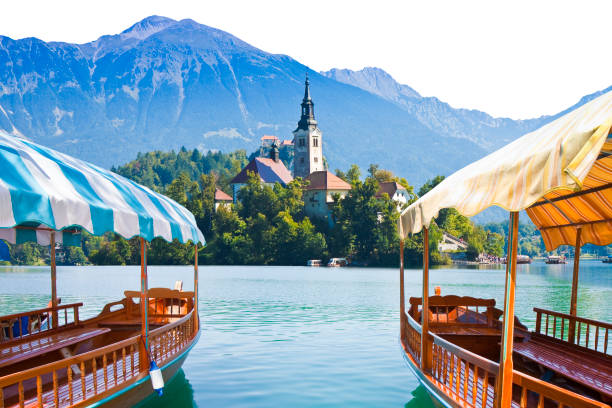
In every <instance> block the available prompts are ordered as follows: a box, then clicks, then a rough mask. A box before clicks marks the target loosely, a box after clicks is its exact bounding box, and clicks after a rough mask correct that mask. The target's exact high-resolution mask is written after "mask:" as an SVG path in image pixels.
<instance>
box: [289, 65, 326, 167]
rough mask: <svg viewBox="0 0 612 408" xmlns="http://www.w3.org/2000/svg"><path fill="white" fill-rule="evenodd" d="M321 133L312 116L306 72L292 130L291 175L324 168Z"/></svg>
mask: <svg viewBox="0 0 612 408" xmlns="http://www.w3.org/2000/svg"><path fill="white" fill-rule="evenodd" d="M322 136H323V133H322V132H321V130H320V129H319V127H318V126H317V121H316V120H315V116H314V103H313V102H312V98H311V97H310V81H309V80H308V74H306V81H305V82H304V99H302V116H301V117H300V121H299V122H298V126H297V129H295V130H294V131H293V152H294V153H293V176H294V177H302V178H306V177H308V176H309V175H310V174H311V173H313V172H315V171H322V170H325V163H324V162H323V140H321V139H322Z"/></svg>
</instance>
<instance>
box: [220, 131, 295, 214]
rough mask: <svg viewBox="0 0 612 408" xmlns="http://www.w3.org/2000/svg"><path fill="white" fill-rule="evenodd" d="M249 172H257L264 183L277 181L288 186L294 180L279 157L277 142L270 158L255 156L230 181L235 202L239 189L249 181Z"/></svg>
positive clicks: (271, 183) (271, 184)
mask: <svg viewBox="0 0 612 408" xmlns="http://www.w3.org/2000/svg"><path fill="white" fill-rule="evenodd" d="M249 172H252V173H255V174H256V175H258V176H259V178H260V180H261V182H262V183H264V184H268V185H270V186H274V184H275V183H280V184H281V185H283V186H286V185H287V184H289V183H290V182H291V181H292V180H293V176H291V172H290V171H289V170H288V169H287V167H285V165H284V164H283V162H282V161H281V160H280V158H279V153H278V143H275V144H274V145H273V146H272V148H271V149H270V157H269V158H267V157H255V158H254V159H253V160H251V161H250V162H249V164H247V165H246V167H245V168H243V169H242V170H241V171H240V173H238V175H237V176H236V177H234V178H233V179H232V180H231V181H230V185H231V186H232V195H233V198H234V203H235V202H237V200H238V191H240V189H241V188H242V187H243V186H244V185H245V184H246V183H247V180H248V173H249Z"/></svg>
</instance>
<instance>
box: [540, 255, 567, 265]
mask: <svg viewBox="0 0 612 408" xmlns="http://www.w3.org/2000/svg"><path fill="white" fill-rule="evenodd" d="M544 262H546V263H547V264H548V265H557V264H566V263H567V260H566V259H565V257H564V256H558V255H551V256H549V257H547V258H546V261H544Z"/></svg>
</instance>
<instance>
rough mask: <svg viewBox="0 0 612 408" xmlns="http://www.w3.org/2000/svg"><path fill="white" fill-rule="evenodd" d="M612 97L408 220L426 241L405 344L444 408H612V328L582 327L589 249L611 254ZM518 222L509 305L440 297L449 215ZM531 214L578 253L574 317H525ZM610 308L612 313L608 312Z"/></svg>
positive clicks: (403, 327) (525, 140) (513, 226)
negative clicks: (432, 234)
mask: <svg viewBox="0 0 612 408" xmlns="http://www.w3.org/2000/svg"><path fill="white" fill-rule="evenodd" d="M611 128H612V92H611V93H607V94H604V95H602V96H600V97H598V98H597V99H595V100H593V101H591V102H589V103H588V104H586V105H584V106H583V107H581V108H578V109H577V110H575V111H573V112H570V113H568V114H567V115H566V116H564V117H562V118H559V119H557V120H556V121H554V122H552V123H551V124H549V125H547V126H545V127H544V128H542V129H540V130H538V131H536V132H533V133H531V134H527V135H525V136H523V137H522V138H520V139H518V140H516V141H515V142H513V143H511V144H510V145H508V146H506V147H504V148H502V149H500V150H498V151H497V152H494V153H492V154H491V155H489V156H487V157H485V158H483V159H481V160H479V161H477V162H475V163H472V164H471V165H469V166H468V167H466V168H464V169H462V170H459V171H458V172H457V173H454V174H453V175H451V176H450V177H448V178H447V179H445V180H444V181H442V182H441V183H440V184H439V185H438V186H436V187H435V188H434V189H432V190H431V191H430V192H429V193H427V194H425V195H423V196H422V197H421V198H419V200H418V201H417V202H415V203H414V204H412V205H411V206H409V207H408V208H407V209H406V210H404V211H403V212H402V215H401V218H400V222H399V229H400V231H399V232H400V235H401V236H402V237H405V236H407V234H409V233H412V234H416V233H422V236H423V248H424V254H423V286H422V291H421V294H420V296H418V297H417V296H415V297H411V298H410V299H409V308H408V311H407V312H406V305H405V297H404V267H403V249H404V248H403V240H402V242H401V244H400V253H401V256H400V343H401V347H402V353H403V356H404V358H405V360H406V361H407V363H408V366H409V368H410V370H411V371H412V372H413V373H414V375H415V376H416V377H417V378H418V379H419V381H420V382H421V383H422V385H423V386H424V387H425V388H426V389H427V390H428V391H429V393H430V394H431V395H432V397H433V398H435V400H436V401H438V402H439V403H440V404H441V405H442V406H445V407H462V408H465V407H478V408H484V407H498V408H506V407H538V408H540V407H546V408H547V407H573V408H587V407H588V408H594V407H600V408H602V407H606V408H609V407H610V404H611V403H612V355H611V353H612V345H611V344H610V343H611V338H612V335H611V332H612V324H611V323H608V322H603V321H598V320H595V319H590V318H587V317H581V316H578V315H577V312H576V310H577V302H578V276H579V262H580V248H581V246H582V245H584V244H585V243H592V244H595V245H608V244H610V243H612V137H610V136H611V135H610V133H611ZM492 205H499V206H501V207H503V208H505V209H507V210H509V211H510V225H509V237H508V252H507V253H508V262H507V266H506V282H505V292H504V300H503V305H502V306H501V308H500V309H498V308H497V305H496V301H495V299H487V298H472V297H460V296H453V295H452V294H450V295H446V296H439V295H436V296H430V293H429V253H428V252H429V226H430V223H431V221H432V219H433V218H434V216H437V214H438V213H439V211H440V210H441V209H443V208H456V209H457V211H459V212H460V213H462V214H464V215H466V216H472V215H475V214H477V213H479V212H480V211H482V210H484V209H486V208H488V207H490V206H492ZM522 210H525V211H526V212H527V214H528V216H529V217H530V219H531V220H532V221H533V223H534V224H535V226H536V227H537V228H538V229H539V231H540V233H541V234H542V238H543V241H544V244H545V245H546V248H547V250H548V251H552V250H554V249H555V248H557V247H558V246H559V245H574V246H575V254H576V255H575V258H574V267H573V280H572V291H571V298H570V299H569V300H568V309H569V310H568V312H559V311H550V310H545V309H541V308H538V307H535V308H534V309H533V311H534V313H535V319H534V320H535V325H534V326H533V327H532V329H529V328H527V327H526V326H524V325H523V324H521V322H520V321H519V320H518V319H517V318H516V317H515V315H514V307H515V288H516V282H517V275H516V270H517V268H516V265H517V263H518V262H517V261H518V259H517V258H518V257H517V250H518V217H519V211H522ZM608 302H609V301H608ZM608 307H609V303H608Z"/></svg>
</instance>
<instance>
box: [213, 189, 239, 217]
mask: <svg viewBox="0 0 612 408" xmlns="http://www.w3.org/2000/svg"><path fill="white" fill-rule="evenodd" d="M232 201H234V199H233V198H232V197H230V195H229V194H226V193H225V192H223V191H222V190H221V189H219V188H218V187H217V189H216V190H215V211H217V209H218V208H219V206H224V207H226V208H231V207H230V204H231V203H232Z"/></svg>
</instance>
